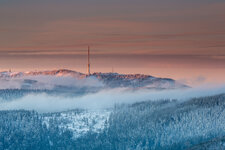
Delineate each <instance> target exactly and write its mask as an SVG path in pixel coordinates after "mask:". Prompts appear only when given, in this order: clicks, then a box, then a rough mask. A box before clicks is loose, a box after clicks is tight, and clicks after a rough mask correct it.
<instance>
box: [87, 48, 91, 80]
mask: <svg viewBox="0 0 225 150" xmlns="http://www.w3.org/2000/svg"><path fill="white" fill-rule="evenodd" d="M90 66H91V65H90V47H89V46H88V66H87V74H88V76H90V74H91V71H90V70H91V68H90Z"/></svg>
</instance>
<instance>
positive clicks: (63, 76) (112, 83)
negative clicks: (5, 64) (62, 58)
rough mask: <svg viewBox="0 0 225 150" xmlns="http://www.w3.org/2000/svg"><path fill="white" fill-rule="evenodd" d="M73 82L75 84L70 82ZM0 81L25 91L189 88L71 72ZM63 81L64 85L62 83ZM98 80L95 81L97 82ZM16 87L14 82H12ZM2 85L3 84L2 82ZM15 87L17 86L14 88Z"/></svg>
mask: <svg viewBox="0 0 225 150" xmlns="http://www.w3.org/2000/svg"><path fill="white" fill-rule="evenodd" d="M69 79H71V82H70V81H69ZM0 80H2V81H4V82H7V81H8V82H12V81H16V82H17V83H18V82H19V83H20V87H19V88H22V89H29V88H33V89H36V88H37V87H38V89H40V88H41V86H43V88H44V87H46V84H50V85H51V88H52V86H54V87H86V88H87V87H88V88H89V87H96V86H97V87H99V86H100V87H101V88H145V89H177V88H187V87H188V86H187V85H184V84H181V83H179V82H177V81H175V80H173V79H169V78H158V77H153V76H150V75H143V74H119V73H93V74H91V75H90V76H88V75H86V74H83V73H80V72H76V71H73V70H68V69H59V70H51V71H29V72H8V71H6V72H0ZM59 80H60V82H59ZM93 81H94V82H93ZM12 84H13V83H12ZM0 86H1V83H0ZM12 87H13V86H12Z"/></svg>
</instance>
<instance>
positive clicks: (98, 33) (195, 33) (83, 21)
mask: <svg viewBox="0 0 225 150" xmlns="http://www.w3.org/2000/svg"><path fill="white" fill-rule="evenodd" d="M224 8H225V1H224V0H213V1H212V0H168V1H165V0H63V1H62V0H38V1H34V0H19V1H18V0H10V1H9V0H0V71H4V70H9V69H11V70H14V71H25V70H32V71H33V70H46V69H57V68H68V69H73V70H77V71H80V72H84V73H85V72H86V66H87V64H86V62H87V58H86V53H87V46H88V45H90V47H91V71H92V72H99V71H101V72H111V71H112V68H113V70H114V71H115V72H120V73H141V74H142V73H143V74H150V75H154V76H160V77H170V78H174V79H176V80H179V81H181V82H184V83H187V84H192V85H194V84H200V83H205V82H213V83H217V84H219V83H225V78H224V75H225V19H224V18H225V9H224Z"/></svg>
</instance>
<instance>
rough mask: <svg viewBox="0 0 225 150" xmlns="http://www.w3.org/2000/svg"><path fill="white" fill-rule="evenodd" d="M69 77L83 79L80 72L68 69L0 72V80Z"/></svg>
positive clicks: (83, 75)
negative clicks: (42, 76) (29, 77)
mask: <svg viewBox="0 0 225 150" xmlns="http://www.w3.org/2000/svg"><path fill="white" fill-rule="evenodd" d="M38 75H44V76H70V77H76V78H84V77H86V75H85V74H82V73H80V72H76V71H72V70H68V69H59V70H51V71H26V72H11V71H5V72H0V78H3V77H4V78H15V77H23V76H38Z"/></svg>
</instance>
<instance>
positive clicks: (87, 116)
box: [43, 109, 111, 138]
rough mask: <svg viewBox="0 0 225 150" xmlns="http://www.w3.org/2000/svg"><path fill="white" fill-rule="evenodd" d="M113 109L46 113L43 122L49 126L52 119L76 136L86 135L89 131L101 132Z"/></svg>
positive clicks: (61, 127)
mask: <svg viewBox="0 0 225 150" xmlns="http://www.w3.org/2000/svg"><path fill="white" fill-rule="evenodd" d="M110 113H111V110H109V109H104V110H81V111H78V110H71V111H65V112H59V113H50V114H44V115H43V116H44V121H43V123H44V124H46V125H47V127H49V123H50V121H53V123H57V124H58V125H59V128H60V129H62V130H68V129H69V130H70V131H72V132H73V135H74V138H78V137H80V136H82V135H85V134H86V133H87V132H88V131H92V132H95V133H100V132H101V131H102V130H103V129H104V128H105V127H107V122H108V119H109V116H110Z"/></svg>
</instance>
